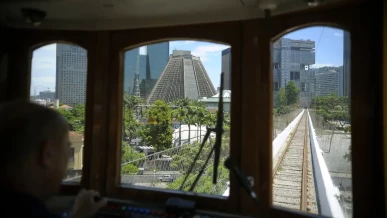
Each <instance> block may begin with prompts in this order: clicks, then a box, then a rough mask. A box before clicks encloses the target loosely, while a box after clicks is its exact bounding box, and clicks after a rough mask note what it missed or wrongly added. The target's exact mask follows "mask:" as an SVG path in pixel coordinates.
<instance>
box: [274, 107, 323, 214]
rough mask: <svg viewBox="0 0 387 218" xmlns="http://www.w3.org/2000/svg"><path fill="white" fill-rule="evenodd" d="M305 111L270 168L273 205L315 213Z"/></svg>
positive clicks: (315, 202) (316, 208)
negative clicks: (271, 168)
mask: <svg viewBox="0 0 387 218" xmlns="http://www.w3.org/2000/svg"><path fill="white" fill-rule="evenodd" d="M308 129H309V128H308V116H307V112H306V111H305V112H304V114H303V116H302V118H301V119H300V121H299V123H298V125H297V127H296V130H295V131H294V132H293V133H292V134H291V136H290V140H288V143H287V145H286V146H285V148H284V149H282V150H280V152H279V153H278V155H279V156H278V158H277V161H276V162H277V163H274V164H273V166H274V168H273V204H274V205H277V206H282V207H286V208H291V209H296V210H301V211H305V212H309V213H315V214H318V206H317V201H316V191H315V186H314V176H313V168H312V158H311V151H310V142H309V130H308Z"/></svg>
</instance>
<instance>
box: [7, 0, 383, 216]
mask: <svg viewBox="0 0 387 218" xmlns="http://www.w3.org/2000/svg"><path fill="white" fill-rule="evenodd" d="M382 8H383V7H382V2H381V1H377V2H376V3H370V2H369V1H368V2H367V1H358V2H354V3H351V4H338V5H336V6H330V7H325V8H320V9H318V8H316V9H311V10H309V11H305V12H299V13H293V14H288V15H282V16H277V17H272V18H271V17H269V18H266V19H260V20H251V21H241V22H226V23H217V24H205V25H191V26H177V27H163V28H149V29H136V30H125V31H96V32H88V31H37V30H13V29H7V30H6V31H5V32H6V34H5V35H7V41H6V42H4V41H2V43H1V44H0V45H1V46H0V49H1V50H6V51H7V52H8V57H9V65H8V66H9V73H8V75H7V81H6V83H7V87H6V97H5V99H7V100H10V99H21V98H24V99H27V98H29V89H30V65H31V52H32V51H33V49H34V48H37V47H39V46H41V45H45V44H49V43H52V42H70V43H74V44H77V45H79V46H82V47H84V48H85V49H87V51H88V78H87V94H86V95H87V102H86V130H85V158H84V169H83V179H82V184H81V185H82V186H83V187H88V188H89V187H90V188H94V189H97V190H99V191H101V192H102V193H103V194H106V195H108V196H116V197H122V198H126V199H134V200H139V201H148V202H158V203H160V202H165V201H166V199H167V198H168V197H170V195H171V194H173V195H175V196H184V197H187V198H189V199H195V200H198V206H199V207H201V208H207V209H215V210H221V211H229V212H231V211H233V212H236V211H240V212H242V213H246V214H254V213H256V206H255V205H254V204H253V203H252V201H251V199H250V198H249V196H247V195H246V194H245V193H244V191H243V190H242V189H240V188H238V184H237V182H236V180H235V178H234V177H231V193H230V198H229V200H224V199H221V198H204V199H203V198H200V197H199V196H198V195H193V194H188V195H185V194H181V193H180V194H179V193H177V192H166V191H157V192H154V191H151V190H149V189H141V188H131V189H126V188H122V187H120V186H119V183H120V181H119V165H120V164H119V161H120V160H119V158H120V155H119V151H120V145H121V140H120V137H121V135H120V134H121V129H120V128H121V116H119V114H121V109H120V108H122V107H121V106H122V78H123V65H122V59H123V54H122V51H124V49H125V48H126V49H128V48H133V47H138V46H141V45H145V44H149V43H152V42H153V43H154V42H160V41H163V40H175V39H194V40H211V41H214V42H220V43H228V44H230V45H231V46H232V51H233V55H232V63H233V64H232V99H233V100H232V108H231V110H232V114H233V116H232V120H231V123H232V127H231V129H232V132H231V153H232V155H233V156H234V158H236V159H238V162H239V163H240V165H241V168H242V170H243V171H245V172H246V174H247V175H249V176H250V175H251V176H253V177H254V178H255V187H254V189H255V191H256V193H257V194H258V196H259V199H260V201H261V204H262V207H263V212H262V213H263V214H264V215H266V216H265V217H287V216H292V217H293V216H294V217H302V216H306V214H303V213H292V212H289V211H288V210H283V209H280V208H278V207H273V206H271V202H272V197H271V195H272V187H271V184H272V181H271V180H272V179H271V169H272V168H271V161H272V160H271V155H272V145H271V144H272V138H271V137H272V135H271V129H272V120H271V119H272V104H273V102H272V88H273V87H272V70H271V67H270V66H271V45H270V41H271V40H272V39H277V38H278V37H280V36H282V35H284V34H286V33H288V32H290V31H293V30H296V29H300V28H303V27H308V26H313V25H329V26H332V27H338V28H343V29H345V30H348V31H350V33H351V39H352V42H351V46H352V55H351V58H352V61H351V63H352V65H351V69H352V72H351V73H352V78H351V84H352V87H353V89H352V99H353V101H352V105H351V108H352V124H353V128H352V135H353V136H352V149H353V150H352V155H353V162H352V164H353V165H352V168H353V173H352V175H353V196H354V217H383V216H384V214H385V211H384V210H385V208H384V206H385V202H386V201H385V200H386V199H385V187H384V185H385V179H384V175H385V174H384V171H383V169H384V168H383V158H384V157H383V133H385V132H383V131H385V127H384V126H383V124H384V123H383V119H382V118H383V109H385V107H386V105H383V104H382V102H383V95H382V90H383V89H382V88H383V83H382V81H383V80H382V79H383V78H384V79H385V77H382V75H383V72H382V65H383V62H382V61H383V60H382V47H383V38H382V32H381V29H382V24H381V23H382V18H381V16H382V13H383V11H382ZM379 15H380V16H379ZM375 25H376V26H379V27H380V28H373V27H375ZM2 30H3V29H2ZM25 36H28V37H25ZM3 38H4V37H3V35H2V39H3ZM384 39H385V38H384ZM384 95H386V93H384ZM0 100H1V99H0ZM383 107H384V108H383ZM383 128H384V129H383ZM79 188H80V187H79V186H63V191H64V192H65V193H67V194H69V193H72V194H75V193H76V191H77V190H78V189H79Z"/></svg>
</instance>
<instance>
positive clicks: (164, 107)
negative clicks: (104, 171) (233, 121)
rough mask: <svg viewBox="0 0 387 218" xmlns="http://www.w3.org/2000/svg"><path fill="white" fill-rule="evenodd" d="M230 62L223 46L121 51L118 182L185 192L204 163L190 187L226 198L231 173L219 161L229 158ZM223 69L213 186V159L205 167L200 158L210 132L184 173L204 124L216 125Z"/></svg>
mask: <svg viewBox="0 0 387 218" xmlns="http://www.w3.org/2000/svg"><path fill="white" fill-rule="evenodd" d="M171 48H173V50H172V49H171ZM230 66H231V49H230V48H229V46H225V45H220V44H214V43H207V42H196V41H171V42H162V43H157V44H149V45H146V46H144V47H139V48H135V49H132V50H128V51H126V52H125V56H124V95H123V107H124V108H123V116H122V117H123V122H122V135H123V139H122V154H121V155H122V156H121V183H122V185H124V186H125V185H134V186H145V187H154V188H163V189H170V190H184V191H188V190H189V189H190V187H191V186H192V184H193V182H194V181H195V178H196V176H197V175H198V174H199V171H200V169H201V168H204V174H203V175H202V176H201V177H200V180H199V181H198V183H197V185H196V186H195V189H194V192H197V193H206V194H214V195H228V194H227V193H228V192H227V188H228V185H227V184H228V181H229V174H228V171H227V169H225V168H224V167H223V164H222V163H223V161H224V160H225V158H226V157H227V156H228V155H229V140H230V136H229V131H230V113H229V112H230V103H231V88H230V70H231V69H230ZM222 71H223V72H225V83H226V84H225V91H224V92H223V96H224V111H225V122H224V127H225V129H226V131H225V133H224V134H223V137H222V139H223V140H222V141H223V143H222V151H221V160H220V161H221V164H220V166H219V168H218V170H219V172H218V179H217V184H215V185H213V184H212V172H213V156H212V157H211V159H210V161H209V162H208V164H207V165H205V164H204V162H205V160H206V158H207V156H208V154H209V152H210V150H211V148H212V146H213V145H214V142H215V134H211V136H210V139H209V140H208V141H207V143H206V144H205V146H204V148H203V151H202V152H201V155H200V156H199V159H198V161H197V163H196V164H195V165H194V166H193V170H192V173H191V174H190V175H187V171H188V170H189V168H190V167H191V165H192V163H193V159H194V157H195V155H196V153H197V152H198V151H199V147H200V143H201V142H202V141H203V138H204V135H205V134H206V127H207V126H212V127H213V126H214V125H215V121H216V114H217V109H218V99H219V93H218V90H217V89H216V87H218V86H219V85H220V72H222ZM185 177H187V179H186V182H185V183H184V185H182V184H183V180H184V178H185ZM180 187H181V189H180Z"/></svg>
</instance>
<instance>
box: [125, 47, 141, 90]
mask: <svg viewBox="0 0 387 218" xmlns="http://www.w3.org/2000/svg"><path fill="white" fill-rule="evenodd" d="M139 55H140V48H134V49H131V50H129V51H126V52H125V56H124V92H126V93H129V94H133V88H134V85H135V84H134V80H135V74H136V73H137V72H138V70H139V69H137V67H138V65H137V58H139ZM140 61H141V60H140Z"/></svg>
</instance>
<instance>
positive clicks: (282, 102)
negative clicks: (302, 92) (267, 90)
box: [276, 88, 287, 107]
mask: <svg viewBox="0 0 387 218" xmlns="http://www.w3.org/2000/svg"><path fill="white" fill-rule="evenodd" d="M286 101H287V100H286V95H285V90H284V89H283V88H280V90H279V91H278V92H277V98H276V106H277V107H285V106H286V105H287V103H286Z"/></svg>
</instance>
